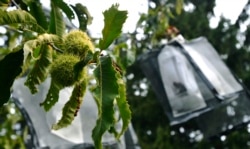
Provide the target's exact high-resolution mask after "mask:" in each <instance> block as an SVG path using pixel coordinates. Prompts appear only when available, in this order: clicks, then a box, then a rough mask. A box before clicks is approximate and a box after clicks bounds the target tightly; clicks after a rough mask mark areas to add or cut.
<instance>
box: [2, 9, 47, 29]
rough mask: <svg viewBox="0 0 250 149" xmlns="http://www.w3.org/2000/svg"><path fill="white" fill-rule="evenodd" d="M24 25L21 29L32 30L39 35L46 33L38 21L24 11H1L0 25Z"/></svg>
mask: <svg viewBox="0 0 250 149" xmlns="http://www.w3.org/2000/svg"><path fill="white" fill-rule="evenodd" d="M13 24H20V25H22V26H21V27H20V28H19V29H23V30H31V31H34V32H38V33H45V32H46V31H45V30H44V29H43V28H42V27H41V26H40V25H38V24H37V21H36V19H35V18H34V17H33V16H32V15H31V14H29V13H28V12H26V11H24V10H12V11H4V10H1V9H0V25H13Z"/></svg>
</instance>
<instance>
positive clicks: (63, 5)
mask: <svg viewBox="0 0 250 149" xmlns="http://www.w3.org/2000/svg"><path fill="white" fill-rule="evenodd" d="M53 2H54V3H55V4H56V6H57V7H59V8H60V9H61V10H62V11H63V12H64V13H65V14H66V16H67V17H68V19H70V20H72V19H74V12H73V11H72V10H71V9H70V7H69V5H68V4H67V3H65V2H64V1H63V0H56V1H53Z"/></svg>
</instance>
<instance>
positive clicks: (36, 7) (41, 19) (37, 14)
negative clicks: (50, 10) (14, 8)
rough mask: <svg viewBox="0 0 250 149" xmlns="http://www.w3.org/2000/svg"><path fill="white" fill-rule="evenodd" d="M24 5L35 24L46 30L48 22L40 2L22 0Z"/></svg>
mask: <svg viewBox="0 0 250 149" xmlns="http://www.w3.org/2000/svg"><path fill="white" fill-rule="evenodd" d="M23 2H24V3H25V4H26V5H28V6H29V13H31V15H32V16H33V17H34V18H35V19H36V21H37V23H38V24H39V25H40V26H42V27H43V28H44V29H48V20H47V18H46V16H45V13H44V11H43V8H42V5H41V3H40V1H37V0H24V1H23Z"/></svg>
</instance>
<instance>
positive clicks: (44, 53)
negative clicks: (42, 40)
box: [25, 44, 53, 94]
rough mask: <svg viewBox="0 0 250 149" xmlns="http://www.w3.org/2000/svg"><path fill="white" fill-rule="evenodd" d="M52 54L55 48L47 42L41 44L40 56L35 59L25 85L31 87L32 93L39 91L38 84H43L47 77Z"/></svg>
mask: <svg viewBox="0 0 250 149" xmlns="http://www.w3.org/2000/svg"><path fill="white" fill-rule="evenodd" d="M52 56H53V49H52V48H51V47H50V46H48V45H47V44H43V45H41V48H40V56H39V58H38V59H37V60H36V61H35V64H34V66H33V68H32V69H31V71H30V73H29V74H28V77H27V80H26V82H25V85H26V86H28V87H29V89H30V91H31V93H32V94H34V93H36V92H37V91H38V89H37V85H39V84H41V83H42V82H43V81H44V80H45V79H46V77H47V75H48V70H49V65H50V64H51V62H52Z"/></svg>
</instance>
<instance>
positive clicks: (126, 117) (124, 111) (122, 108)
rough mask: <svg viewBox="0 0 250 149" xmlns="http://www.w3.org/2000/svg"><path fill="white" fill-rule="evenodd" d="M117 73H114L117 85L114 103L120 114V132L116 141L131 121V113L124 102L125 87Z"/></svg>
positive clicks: (125, 101)
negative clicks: (117, 89) (117, 93)
mask: <svg viewBox="0 0 250 149" xmlns="http://www.w3.org/2000/svg"><path fill="white" fill-rule="evenodd" d="M119 73H120V72H117V73H116V76H117V78H118V85H119V97H118V98H117V99H116V102H117V106H118V109H119V112H120V117H121V119H122V130H121V132H120V133H119V134H118V136H117V138H118V139H119V138H120V137H121V135H122V134H123V133H124V132H125V131H126V130H127V128H128V125H129V123H130V121H131V111H130V109H129V105H128V102H127V100H126V85H125V82H124V81H123V79H122V76H121V75H120V74H119Z"/></svg>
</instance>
